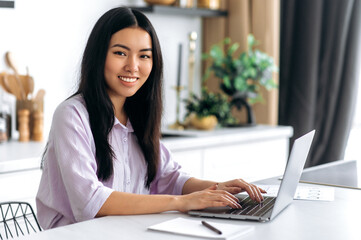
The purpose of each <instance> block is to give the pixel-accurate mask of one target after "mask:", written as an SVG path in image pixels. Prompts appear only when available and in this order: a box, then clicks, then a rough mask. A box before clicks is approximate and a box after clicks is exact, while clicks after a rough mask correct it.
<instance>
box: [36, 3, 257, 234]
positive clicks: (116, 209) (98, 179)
mask: <svg viewBox="0 0 361 240" xmlns="http://www.w3.org/2000/svg"><path fill="white" fill-rule="evenodd" d="M162 71H163V63H162V54H161V50H160V45H159V41H158V38H157V36H156V33H155V30H154V29H153V27H152V25H151V23H150V22H149V20H148V19H147V18H146V17H145V16H144V15H143V14H142V13H140V12H138V11H136V10H131V9H128V8H116V9H112V10H110V11H108V12H107V13H105V14H104V15H103V16H102V17H101V18H100V19H99V20H98V22H97V23H96V24H95V26H94V28H93V30H92V32H91V34H90V37H89V40H88V43H87V45H86V48H85V51H84V56H83V60H82V65H81V79H80V84H79V89H78V90H77V92H76V93H75V94H74V95H73V96H71V97H70V98H68V99H67V100H66V101H64V102H63V103H61V104H60V105H59V106H58V108H57V109H56V111H55V113H54V117H53V122H52V127H51V131H50V134H49V140H48V144H47V149H46V151H45V153H44V156H43V175H42V179H41V182H40V186H39V191H38V194H37V199H36V201H37V210H38V218H39V222H40V224H41V226H42V227H43V228H44V229H48V228H53V227H58V226H63V225H67V224H71V223H75V222H79V221H84V220H87V219H92V218H94V217H99V216H105V215H122V214H147V213H159V212H164V211H168V210H178V211H181V212H186V211H188V210H191V209H201V208H206V207H214V206H230V207H233V208H240V205H239V203H238V199H237V198H236V197H235V196H234V195H233V194H236V193H239V192H241V191H247V193H248V194H249V195H250V196H251V198H252V199H254V200H256V201H262V199H263V197H262V194H261V193H262V192H264V191H263V190H262V189H260V188H258V187H256V186H255V185H252V184H249V183H247V182H245V181H243V180H242V179H235V180H231V181H228V182H223V183H216V182H212V181H204V180H199V179H196V178H192V177H190V176H188V175H187V174H185V173H183V172H181V171H180V166H179V165H178V164H177V163H176V162H173V161H172V158H171V154H170V152H169V151H168V149H167V148H166V147H165V146H164V145H163V144H162V143H161V142H160V127H161V116H162V99H161V96H162V93H161V91H162Z"/></svg>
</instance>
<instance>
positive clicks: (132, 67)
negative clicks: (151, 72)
mask: <svg viewBox="0 0 361 240" xmlns="http://www.w3.org/2000/svg"><path fill="white" fill-rule="evenodd" d="M138 69H139V62H138V59H137V58H135V57H129V58H128V61H127V63H126V66H125V70H126V71H128V72H137V71H138Z"/></svg>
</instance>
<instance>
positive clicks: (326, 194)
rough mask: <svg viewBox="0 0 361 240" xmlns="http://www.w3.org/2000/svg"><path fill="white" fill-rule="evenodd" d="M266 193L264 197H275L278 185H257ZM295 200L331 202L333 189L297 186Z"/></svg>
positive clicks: (333, 193)
mask: <svg viewBox="0 0 361 240" xmlns="http://www.w3.org/2000/svg"><path fill="white" fill-rule="evenodd" d="M257 186H258V187H260V188H262V189H264V190H266V191H267V194H265V195H266V196H271V197H276V196H277V193H278V190H279V185H257ZM294 199H295V200H311V201H333V200H334V199H335V189H334V188H332V187H319V186H298V187H297V190H296V194H295V196H294Z"/></svg>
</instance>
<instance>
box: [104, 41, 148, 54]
mask: <svg viewBox="0 0 361 240" xmlns="http://www.w3.org/2000/svg"><path fill="white" fill-rule="evenodd" d="M114 47H121V48H124V49H127V50H128V51H130V48H129V47H127V46H125V45H123V44H119V43H116V44H114V45H113V46H111V48H114ZM139 51H140V52H147V51H152V48H144V49H141V50H139Z"/></svg>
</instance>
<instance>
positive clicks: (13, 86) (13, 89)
mask: <svg viewBox="0 0 361 240" xmlns="http://www.w3.org/2000/svg"><path fill="white" fill-rule="evenodd" d="M3 83H4V86H5V88H6V89H8V90H9V93H11V94H13V95H14V96H15V97H16V99H18V100H21V99H22V98H21V93H20V89H19V85H18V84H17V81H16V79H15V78H11V77H9V76H6V75H5V76H4V77H3Z"/></svg>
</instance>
